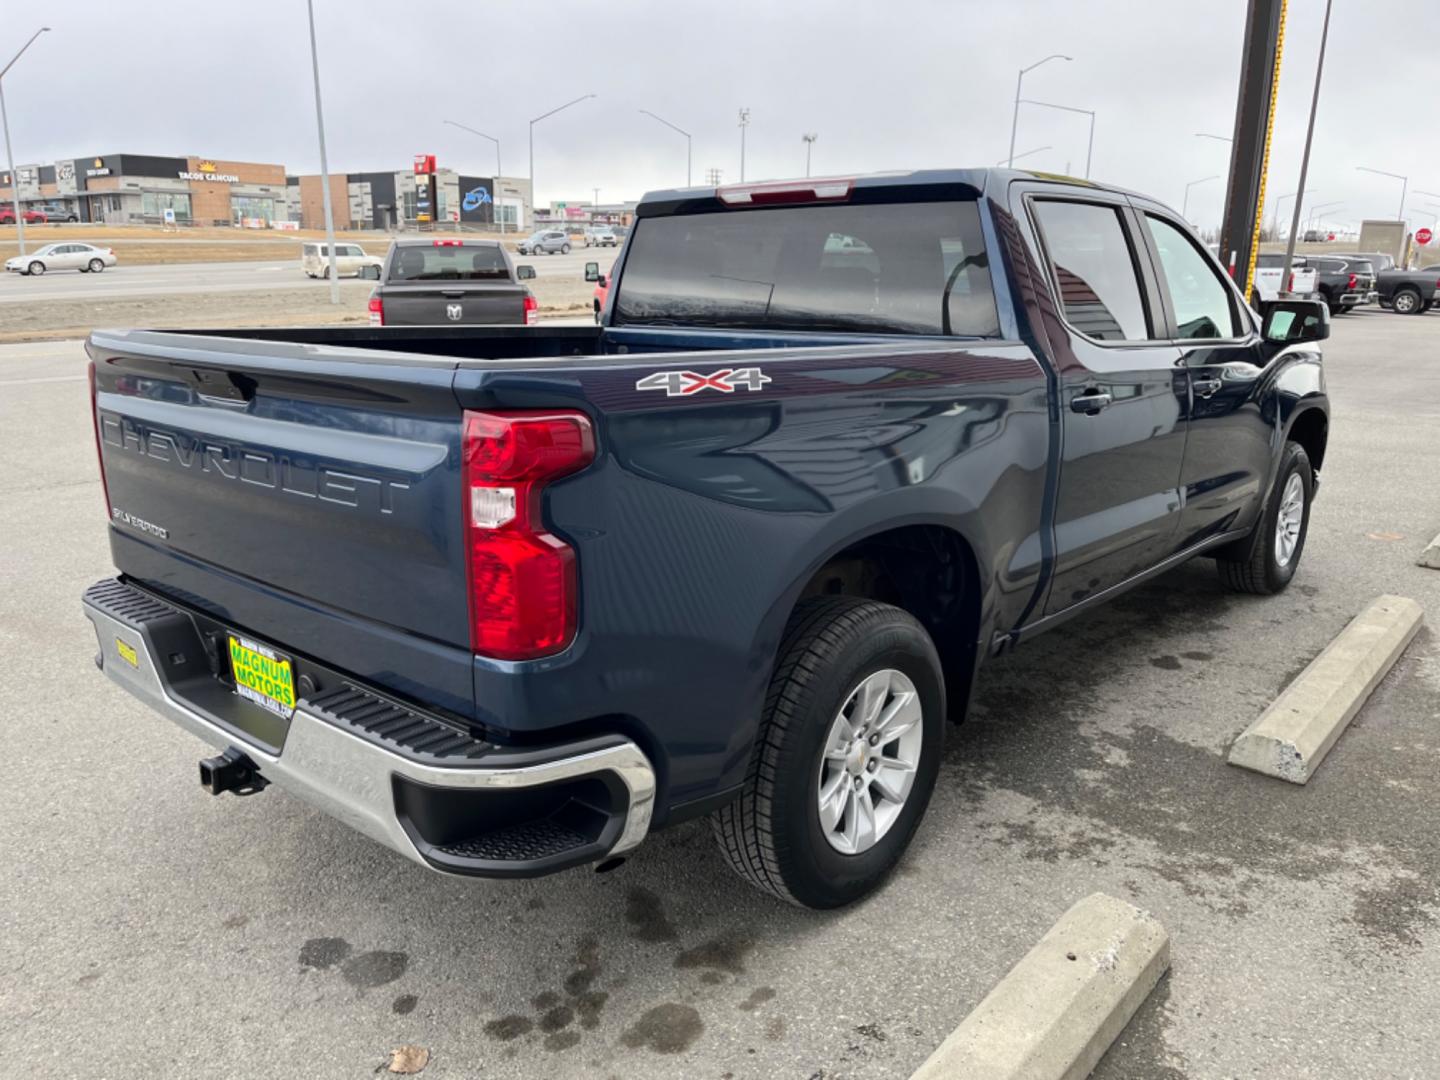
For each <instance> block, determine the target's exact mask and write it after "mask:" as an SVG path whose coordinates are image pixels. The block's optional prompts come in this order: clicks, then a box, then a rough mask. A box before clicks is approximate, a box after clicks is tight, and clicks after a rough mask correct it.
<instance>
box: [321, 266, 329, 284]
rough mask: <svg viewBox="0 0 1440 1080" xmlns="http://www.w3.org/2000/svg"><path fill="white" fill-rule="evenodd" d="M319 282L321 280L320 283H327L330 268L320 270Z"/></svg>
mask: <svg viewBox="0 0 1440 1080" xmlns="http://www.w3.org/2000/svg"><path fill="white" fill-rule="evenodd" d="M320 280H321V281H329V280H330V267H328V266H327V267H325V269H324V270H321V271H320Z"/></svg>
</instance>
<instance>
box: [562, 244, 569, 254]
mask: <svg viewBox="0 0 1440 1080" xmlns="http://www.w3.org/2000/svg"><path fill="white" fill-rule="evenodd" d="M560 254H561V255H569V254H570V245H569V244H561V245H560Z"/></svg>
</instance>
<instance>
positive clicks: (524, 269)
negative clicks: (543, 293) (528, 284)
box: [515, 263, 535, 281]
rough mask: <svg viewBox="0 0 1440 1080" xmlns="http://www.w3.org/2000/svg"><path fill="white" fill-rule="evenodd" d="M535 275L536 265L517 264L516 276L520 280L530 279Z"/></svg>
mask: <svg viewBox="0 0 1440 1080" xmlns="http://www.w3.org/2000/svg"><path fill="white" fill-rule="evenodd" d="M534 276H535V267H533V266H530V265H529V264H528V263H527V264H526V265H524V266H517V267H516V268H515V277H516V278H517V279H518V280H520V281H529V280H530V279H531V278H533V277H534Z"/></svg>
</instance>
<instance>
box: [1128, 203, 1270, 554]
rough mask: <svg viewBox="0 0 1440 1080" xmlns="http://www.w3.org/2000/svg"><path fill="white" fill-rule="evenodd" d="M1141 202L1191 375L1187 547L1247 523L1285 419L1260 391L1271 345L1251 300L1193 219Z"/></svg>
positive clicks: (1165, 300)
mask: <svg viewBox="0 0 1440 1080" xmlns="http://www.w3.org/2000/svg"><path fill="white" fill-rule="evenodd" d="M1135 205H1136V210H1137V212H1138V216H1139V218H1140V221H1141V223H1142V226H1143V227H1142V229H1141V235H1142V238H1143V240H1144V243H1145V246H1146V247H1147V248H1148V249H1149V253H1150V261H1151V263H1152V265H1153V266H1154V269H1155V275H1156V278H1157V279H1158V282H1159V286H1160V300H1161V307H1162V310H1163V316H1164V320H1165V322H1167V323H1168V324H1169V327H1170V330H1169V333H1170V334H1171V336H1172V337H1173V338H1174V339H1175V343H1176V344H1177V345H1178V346H1179V348H1180V363H1181V366H1182V368H1183V370H1184V372H1185V375H1186V379H1187V381H1188V383H1189V387H1188V394H1187V397H1186V399H1185V415H1186V417H1187V421H1188V427H1189V430H1188V432H1187V437H1186V443H1185V463H1184V467H1183V468H1182V470H1181V485H1180V490H1181V494H1182V496H1183V498H1184V507H1183V509H1182V510H1181V514H1180V534H1179V546H1180V547H1189V546H1191V545H1192V544H1196V543H1199V542H1200V541H1202V540H1205V539H1207V538H1209V537H1211V536H1214V535H1217V534H1219V533H1223V532H1229V531H1232V530H1234V529H1237V528H1243V527H1247V526H1248V525H1249V524H1250V523H1251V521H1253V520H1254V515H1255V513H1256V512H1257V510H1258V508H1259V505H1260V496H1261V495H1262V494H1263V493H1264V490H1265V485H1266V484H1267V483H1268V481H1269V478H1270V463H1271V461H1272V460H1273V458H1274V446H1275V444H1274V440H1275V436H1276V424H1277V422H1278V420H1277V417H1276V416H1275V411H1274V409H1273V407H1272V408H1267V407H1266V400H1267V399H1266V398H1265V397H1263V396H1262V395H1261V394H1260V393H1259V392H1258V391H1259V390H1260V384H1261V380H1262V378H1263V376H1264V368H1265V364H1266V362H1267V360H1266V352H1267V350H1266V347H1265V345H1264V343H1263V341H1262V339H1261V337H1260V333H1259V328H1258V327H1257V325H1256V320H1255V318H1254V317H1253V315H1252V314H1251V312H1250V310H1249V308H1248V307H1246V306H1245V305H1244V304H1242V303H1241V298H1240V295H1239V293H1238V292H1236V290H1235V289H1234V288H1232V287H1231V285H1230V282H1229V280H1228V278H1227V277H1226V275H1225V274H1224V271H1223V270H1221V268H1220V266H1219V265H1218V264H1217V263H1216V262H1215V261H1214V260H1213V259H1211V258H1210V257H1209V256H1208V255H1207V254H1206V253H1205V252H1204V251H1203V250H1201V248H1200V245H1199V244H1198V243H1197V242H1196V241H1195V238H1194V235H1193V234H1192V233H1191V231H1190V229H1189V228H1188V227H1187V226H1185V225H1183V224H1181V223H1180V222H1178V221H1177V220H1176V219H1175V218H1173V217H1171V216H1170V215H1169V213H1168V212H1166V211H1164V210H1163V209H1161V208H1160V207H1158V206H1155V205H1153V204H1147V203H1141V202H1139V201H1138V200H1135ZM1269 351H1270V352H1272V353H1273V350H1269Z"/></svg>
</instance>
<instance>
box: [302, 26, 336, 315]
mask: <svg viewBox="0 0 1440 1080" xmlns="http://www.w3.org/2000/svg"><path fill="white" fill-rule="evenodd" d="M305 11H306V14H308V15H309V17H310V67H311V70H312V71H313V72H314V75H315V127H316V129H317V130H318V131H319V133H320V184H321V198H322V200H323V202H324V206H325V245H326V250H327V251H328V252H329V253H330V303H332V304H338V303H340V271H339V270H338V268H337V267H336V264H335V211H334V209H333V208H332V207H331V206H330V163H329V162H328V161H327V160H326V158H325V110H324V109H322V108H321V107H320V53H319V52H318V51H317V50H316V48H315V0H305Z"/></svg>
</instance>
